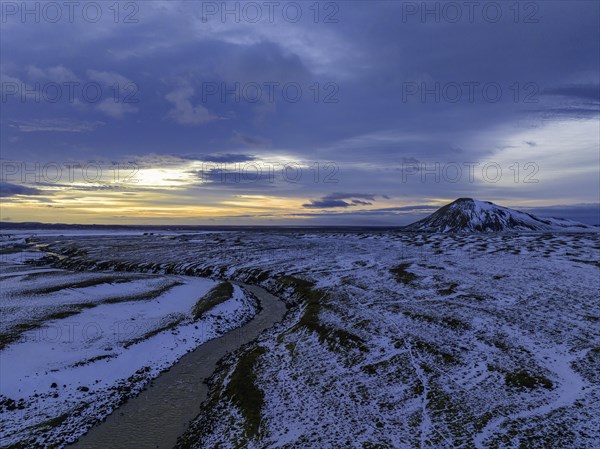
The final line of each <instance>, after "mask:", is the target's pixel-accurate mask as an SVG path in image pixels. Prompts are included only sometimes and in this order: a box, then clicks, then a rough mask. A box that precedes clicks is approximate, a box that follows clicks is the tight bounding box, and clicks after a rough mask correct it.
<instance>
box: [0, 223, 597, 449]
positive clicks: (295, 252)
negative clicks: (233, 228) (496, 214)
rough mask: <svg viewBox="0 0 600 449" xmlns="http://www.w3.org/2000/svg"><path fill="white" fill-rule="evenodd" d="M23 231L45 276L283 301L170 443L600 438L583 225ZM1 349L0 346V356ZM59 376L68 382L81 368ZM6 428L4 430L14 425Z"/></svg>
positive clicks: (547, 444)
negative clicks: (213, 288)
mask: <svg viewBox="0 0 600 449" xmlns="http://www.w3.org/2000/svg"><path fill="white" fill-rule="evenodd" d="M36 241H37V242H38V243H39V244H43V245H48V246H47V247H45V248H46V250H48V251H50V252H52V253H55V254H57V255H59V258H55V259H54V266H53V267H54V268H55V269H56V268H60V269H65V270H78V271H80V272H81V273H84V274H89V273H93V274H97V271H98V270H114V272H113V273H111V275H113V276H117V275H118V276H132V277H134V278H135V277H137V276H143V275H151V274H152V275H155V276H160V277H161V279H163V280H164V279H170V278H171V277H172V278H175V279H176V278H179V277H183V276H189V277H190V279H194V277H195V276H203V277H207V276H210V277H214V278H223V279H238V280H243V281H247V282H249V283H256V284H261V285H262V286H264V287H266V288H268V289H270V290H272V291H274V292H276V293H277V294H278V295H279V296H280V297H281V298H282V299H284V300H285V301H286V302H287V303H288V304H289V306H290V312H289V313H288V315H287V316H286V319H285V321H284V322H283V323H282V324H280V325H278V326H275V327H274V328H273V329H272V330H271V331H268V332H266V333H265V334H263V335H262V336H261V338H260V339H259V340H258V342H257V343H256V346H257V347H259V348H260V349H261V350H260V351H258V352H254V353H253V354H254V355H255V358H254V359H252V363H244V364H241V362H240V363H238V361H239V360H241V359H239V358H238V356H236V355H232V356H230V357H228V358H227V359H226V360H225V362H224V363H223V364H222V366H221V367H220V369H219V370H218V372H217V373H216V374H215V376H214V377H213V379H212V380H211V393H210V396H209V400H208V401H207V405H206V407H205V409H204V410H203V411H202V413H201V414H200V415H199V417H198V419H197V420H196V422H195V423H194V425H192V427H191V428H190V430H189V431H188V433H187V434H186V435H185V437H184V438H183V439H182V441H181V444H180V447H195V448H206V447H216V446H217V444H220V446H219V447H223V448H234V447H250V448H263V447H268V448H311V449H312V448H315V447H319V448H338V447H339V448H341V447H356V448H365V449H367V448H436V449H437V448H451V447H452V448H460V447H462V448H540V449H541V448H544V449H546V448H594V447H596V446H595V445H596V444H597V441H600V431H599V428H600V426H599V422H598V416H600V376H599V374H598V373H600V331H599V326H598V323H599V322H600V313H599V307H598V306H599V296H600V295H599V291H600V272H599V269H600V262H599V261H600V237H599V235H598V234H596V233H580V234H568V233H529V234H519V233H497V234H460V235H458V234H404V233H401V232H388V231H381V232H374V231H369V232H352V233H343V232H300V231H293V232H292V231H286V232H283V231H280V232H277V231H269V232H260V231H256V230H255V231H248V232H229V233H227V234H225V233H223V234H219V233H211V234H194V235H191V234H190V235H184V234H180V235H170V236H113V237H110V238H103V239H97V238H92V237H85V236H77V237H69V236H60V237H58V238H57V237H37V238H36ZM34 268H35V269H41V268H47V267H46V266H43V265H38V266H37V267H32V269H34ZM21 269H22V268H21ZM104 275H106V274H104ZM53 276H56V274H54V275H53ZM187 282H189V283H193V282H195V281H194V280H189V281H187ZM199 282H209V281H205V280H200V281H199ZM184 285H189V284H184ZM178 288H179V287H178ZM181 288H183V287H181ZM206 288H209V286H207V287H206ZM123 304H124V303H123ZM132 306H134V305H133V304H132ZM100 307H104V306H103V305H99V306H97V307H96V308H94V309H89V311H90V312H92V311H94V310H95V309H98V308H100ZM100 310H101V309H100ZM133 310H135V309H132V312H131V313H135V312H133ZM120 313H130V312H126V311H125V310H123V311H122V312H120ZM27 341H29V340H27ZM23 344H27V343H23ZM12 347H13V346H9V347H8V349H5V350H4V351H3V352H2V353H0V357H1V358H2V365H3V366H4V365H5V354H6V353H7V351H8V353H10V350H11V348H12ZM15 347H16V346H15ZM91 347H92V348H99V346H96V345H91ZM129 348H130V349H131V348H132V347H129ZM90 351H91V349H90ZM123 351H125V349H123ZM157 352H160V353H162V351H157ZM96 353H97V352H94V354H96ZM242 357H244V356H242ZM108 360H111V359H108ZM244 360H245V362H248V360H250V359H248V357H246V359H244ZM240 366H243V367H244V369H246V370H248V367H250V370H251V372H250V373H249V374H250V375H248V377H246V378H244V379H245V380H244V382H243V385H244V387H245V388H247V389H249V391H251V392H253V393H254V394H255V395H254V396H253V397H254V398H257V399H256V401H255V402H254V404H253V405H251V406H250V407H251V410H250V411H249V410H248V407H249V405H248V404H247V403H245V402H244V401H240V400H239V398H238V399H237V400H236V397H235V395H233V396H232V394H231V391H237V390H235V388H239V382H240V381H239V376H238V375H236V374H239V371H240V369H241V368H240ZM2 369H3V370H4V368H2ZM6 369H7V371H9V370H10V368H6ZM65 372H68V373H70V374H69V375H70V376H71V377H70V379H71V382H73V383H77V381H78V379H79V375H78V374H75V372H73V371H70V369H67V368H65ZM244 372H245V373H246V374H248V372H247V371H244ZM44 375H45V376H51V375H52V373H50V372H49V373H48V374H44ZM48 380H50V378H49V377H48ZM236 382H237V383H238V385H234V383H236ZM1 385H2V388H4V386H3V385H4V382H3V380H2V384H1ZM90 388H91V387H90ZM46 389H47V387H46ZM59 391H60V388H59ZM75 391H77V390H76V388H75ZM73 394H75V393H73ZM61 395H62V392H61ZM15 399H17V398H16V397H15ZM252 407H254V408H253V409H252ZM256 409H258V411H259V415H260V420H259V424H258V425H252V423H251V422H250V421H251V420H252V419H253V415H252V413H251V412H252V411H253V410H254V411H255V410H256ZM11 413H12V412H11ZM6 416H8V417H10V416H12V415H10V414H8V413H7V412H6V409H4V410H3V411H2V419H3V420H6V419H7V418H6ZM5 422H8V424H9V425H8V426H3V428H8V429H9V430H11V431H15V429H16V427H18V426H22V425H23V424H22V423H17V422H16V421H14V420H8V421H5ZM21 432H24V430H21Z"/></svg>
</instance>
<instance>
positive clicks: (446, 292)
mask: <svg viewBox="0 0 600 449" xmlns="http://www.w3.org/2000/svg"><path fill="white" fill-rule="evenodd" d="M456 287H458V284H457V283H456V282H451V283H450V285H448V287H447V288H442V289H439V290H438V293H439V294H440V295H444V296H448V295H452V294H454V293H456Z"/></svg>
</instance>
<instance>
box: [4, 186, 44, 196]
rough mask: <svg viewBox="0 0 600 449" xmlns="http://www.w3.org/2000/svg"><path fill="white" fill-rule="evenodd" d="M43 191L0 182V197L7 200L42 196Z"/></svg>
mask: <svg viewBox="0 0 600 449" xmlns="http://www.w3.org/2000/svg"><path fill="white" fill-rule="evenodd" d="M41 194H42V191H41V190H39V189H36V188H33V187H27V186H23V185H17V184H11V183H9V182H0V197H2V198H7V197H10V196H15V195H41Z"/></svg>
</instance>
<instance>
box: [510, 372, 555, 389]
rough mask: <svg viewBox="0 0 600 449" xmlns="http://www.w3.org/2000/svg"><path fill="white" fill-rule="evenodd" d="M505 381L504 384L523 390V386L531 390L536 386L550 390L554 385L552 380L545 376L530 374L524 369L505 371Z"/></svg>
mask: <svg viewBox="0 0 600 449" xmlns="http://www.w3.org/2000/svg"><path fill="white" fill-rule="evenodd" d="M505 382H506V385H508V386H509V387H514V388H518V389H519V390H524V389H525V388H528V389H530V390H531V389H534V388H538V387H542V388H546V389H547V390H551V389H552V387H553V386H554V384H553V383H552V381H551V380H550V379H548V378H547V377H545V376H542V375H537V374H531V373H528V372H527V371H525V370H519V371H514V372H508V373H506V374H505Z"/></svg>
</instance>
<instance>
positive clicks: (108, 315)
mask: <svg viewBox="0 0 600 449" xmlns="http://www.w3.org/2000/svg"><path fill="white" fill-rule="evenodd" d="M5 243H6V242H5ZM4 247H5V254H4V256H6V257H4V260H3V261H2V263H1V264H0V268H1V271H0V279H1V281H2V291H1V294H0V313H1V316H2V320H1V325H0V337H1V339H0V343H1V344H2V350H1V352H0V395H1V397H0V413H1V415H0V416H1V421H2V426H0V427H1V429H2V430H1V431H0V446H2V447H6V446H10V445H11V444H13V445H15V446H14V447H50V446H52V447H55V446H53V445H54V444H55V445H56V446H58V447H60V446H62V445H64V442H66V441H69V440H72V439H73V438H74V437H76V436H78V435H80V434H81V433H82V432H84V431H85V430H86V429H87V428H88V427H89V426H90V425H91V424H93V423H94V422H95V421H97V420H98V419H101V418H103V417H104V416H106V415H107V414H108V413H109V412H110V411H111V410H112V409H114V407H115V406H117V405H119V404H120V403H121V402H122V401H123V400H125V399H126V398H127V397H128V396H130V395H131V394H135V393H136V392H137V391H139V390H140V389H141V388H143V387H144V385H145V384H146V383H147V382H148V380H150V379H152V378H153V377H155V376H156V375H158V374H159V373H160V371H162V370H164V369H165V368H167V367H169V366H170V365H172V364H173V363H174V362H175V361H176V360H177V359H178V358H180V357H181V356H182V355H184V354H185V353H187V352H188V351H190V350H192V349H194V348H195V347H197V346H198V345H200V344H202V343H204V342H205V341H207V340H209V339H212V338H215V337H217V336H219V335H222V334H223V333H225V332H226V331H228V330H230V329H233V328H236V327H238V326H240V325H241V324H242V323H244V322H245V321H247V320H249V319H250V318H251V317H252V316H253V315H254V313H255V312H256V307H255V302H254V300H253V299H252V298H249V297H247V295H246V294H245V292H244V291H243V290H242V289H240V288H239V287H237V286H234V287H233V294H232V295H231V297H230V298H229V299H226V300H224V301H222V302H220V303H218V304H216V305H215V306H214V307H212V308H210V310H207V311H206V313H204V314H202V316H200V317H198V318H197V319H195V318H194V313H193V311H194V307H195V306H196V303H197V302H198V301H199V300H200V301H201V300H202V299H203V297H204V296H205V295H206V294H207V293H208V292H209V291H210V290H211V289H212V288H214V287H215V286H217V285H218V282H217V281H214V280H210V279H206V278H198V277H193V278H192V277H188V276H180V275H148V274H144V275H136V274H126V275H123V274H121V275H115V274H112V273H100V272H79V273H77V272H73V271H70V270H57V269H48V268H36V267H35V266H33V265H31V264H26V263H24V262H26V261H27V260H28V259H34V260H35V259H39V256H40V254H39V253H35V252H29V251H22V249H23V248H16V249H18V250H20V251H19V252H18V253H16V252H10V249H11V246H10V245H4ZM17 254H18V257H17Z"/></svg>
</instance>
